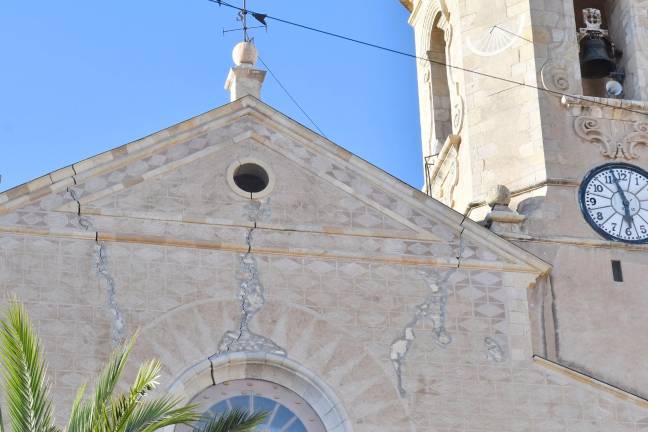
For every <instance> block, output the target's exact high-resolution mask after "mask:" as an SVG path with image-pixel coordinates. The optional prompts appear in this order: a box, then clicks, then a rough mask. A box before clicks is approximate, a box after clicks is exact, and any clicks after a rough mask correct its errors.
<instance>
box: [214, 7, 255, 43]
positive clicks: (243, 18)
mask: <svg viewBox="0 0 648 432" xmlns="http://www.w3.org/2000/svg"><path fill="white" fill-rule="evenodd" d="M212 1H213V0H212ZM216 3H218V4H219V5H221V6H223V5H224V6H229V7H231V8H234V9H238V11H239V12H238V16H237V18H236V19H237V21H239V22H240V23H241V24H242V27H239V28H234V29H227V30H226V29H223V34H225V33H230V32H235V31H243V40H244V41H245V42H250V41H251V40H252V38H250V35H249V34H248V31H249V30H253V29H257V28H261V27H264V28H265V29H266V30H267V29H268V24H267V23H266V18H267V15H265V14H260V13H257V12H252V11H250V10H248V8H247V0H243V7H241V8H239V7H236V6H232V5H231V4H229V3H226V2H224V1H223V0H216ZM248 15H252V17H253V18H254V19H255V20H257V21H258V22H260V23H261V24H262V25H257V26H252V27H250V26H249V25H248V20H247V18H248Z"/></svg>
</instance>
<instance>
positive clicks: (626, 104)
mask: <svg viewBox="0 0 648 432" xmlns="http://www.w3.org/2000/svg"><path fill="white" fill-rule="evenodd" d="M560 101H561V103H562V104H563V105H564V106H565V107H567V108H572V107H586V108H598V109H601V110H619V109H621V110H622V111H623V112H627V110H632V111H638V113H637V114H642V113H648V101H639V100H627V99H610V98H600V97H594V96H563V97H562V98H561V100H560ZM628 114H632V113H628Z"/></svg>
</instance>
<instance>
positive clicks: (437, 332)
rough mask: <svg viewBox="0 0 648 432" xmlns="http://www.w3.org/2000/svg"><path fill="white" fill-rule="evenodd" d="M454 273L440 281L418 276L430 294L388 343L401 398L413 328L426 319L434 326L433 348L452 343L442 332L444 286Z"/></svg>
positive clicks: (431, 274) (445, 299)
mask: <svg viewBox="0 0 648 432" xmlns="http://www.w3.org/2000/svg"><path fill="white" fill-rule="evenodd" d="M456 272H457V270H456V269H455V270H450V271H448V272H447V273H446V275H445V276H444V278H443V279H442V280H441V281H438V276H437V274H436V273H434V272H432V271H431V270H426V271H422V272H421V276H422V277H423V280H424V281H425V283H426V285H427V287H428V289H429V290H430V292H429V293H428V295H427V297H426V298H425V301H423V303H420V304H419V305H418V306H416V308H415V311H414V316H413V317H412V319H411V320H410V321H409V322H408V323H407V324H406V325H405V327H404V328H403V331H402V332H401V335H400V336H399V337H398V338H396V339H395V340H394V341H393V342H392V344H391V348H390V359H391V362H392V366H393V368H394V372H395V373H396V383H397V387H398V392H399V393H400V395H401V397H404V396H406V395H407V391H406V390H405V385H404V383H403V368H404V366H405V360H406V358H407V354H408V353H409V351H410V349H411V348H412V345H413V344H414V340H415V339H416V333H415V328H416V326H417V324H418V323H419V322H421V321H423V320H425V319H429V320H430V321H431V322H432V323H433V325H434V341H435V342H436V344H437V345H439V346H440V347H446V346H447V345H449V344H450V343H452V335H450V333H448V331H447V329H446V317H447V304H448V284H449V280H450V277H452V275H454V274H455V273H456Z"/></svg>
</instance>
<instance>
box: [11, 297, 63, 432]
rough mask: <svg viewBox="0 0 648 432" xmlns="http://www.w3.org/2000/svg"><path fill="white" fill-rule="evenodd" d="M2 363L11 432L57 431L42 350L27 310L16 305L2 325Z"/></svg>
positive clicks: (12, 307)
mask: <svg viewBox="0 0 648 432" xmlns="http://www.w3.org/2000/svg"><path fill="white" fill-rule="evenodd" d="M0 359H2V363H3V366H4V367H3V370H2V375H3V377H4V381H5V391H6V393H7V405H8V412H9V424H10V426H11V430H13V431H25V432H50V431H53V430H55V427H54V425H53V421H52V404H51V402H50V399H49V385H48V383H47V382H46V378H45V373H46V369H47V367H46V365H45V361H44V360H43V357H42V348H41V345H40V342H39V340H38V338H37V337H36V334H35V332H34V329H33V327H32V324H31V321H30V320H29V317H28V316H27V313H26V311H25V309H24V308H23V306H21V305H20V304H18V303H16V302H15V301H14V302H12V304H11V306H10V307H9V310H8V312H7V319H6V320H4V321H0Z"/></svg>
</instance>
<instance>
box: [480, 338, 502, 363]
mask: <svg viewBox="0 0 648 432" xmlns="http://www.w3.org/2000/svg"><path fill="white" fill-rule="evenodd" d="M484 345H486V357H488V359H489V360H490V361H492V362H495V363H503V362H505V361H506V351H505V350H504V348H502V345H501V344H500V343H499V342H498V341H497V340H496V339H495V338H494V337H491V336H486V337H485V338H484Z"/></svg>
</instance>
